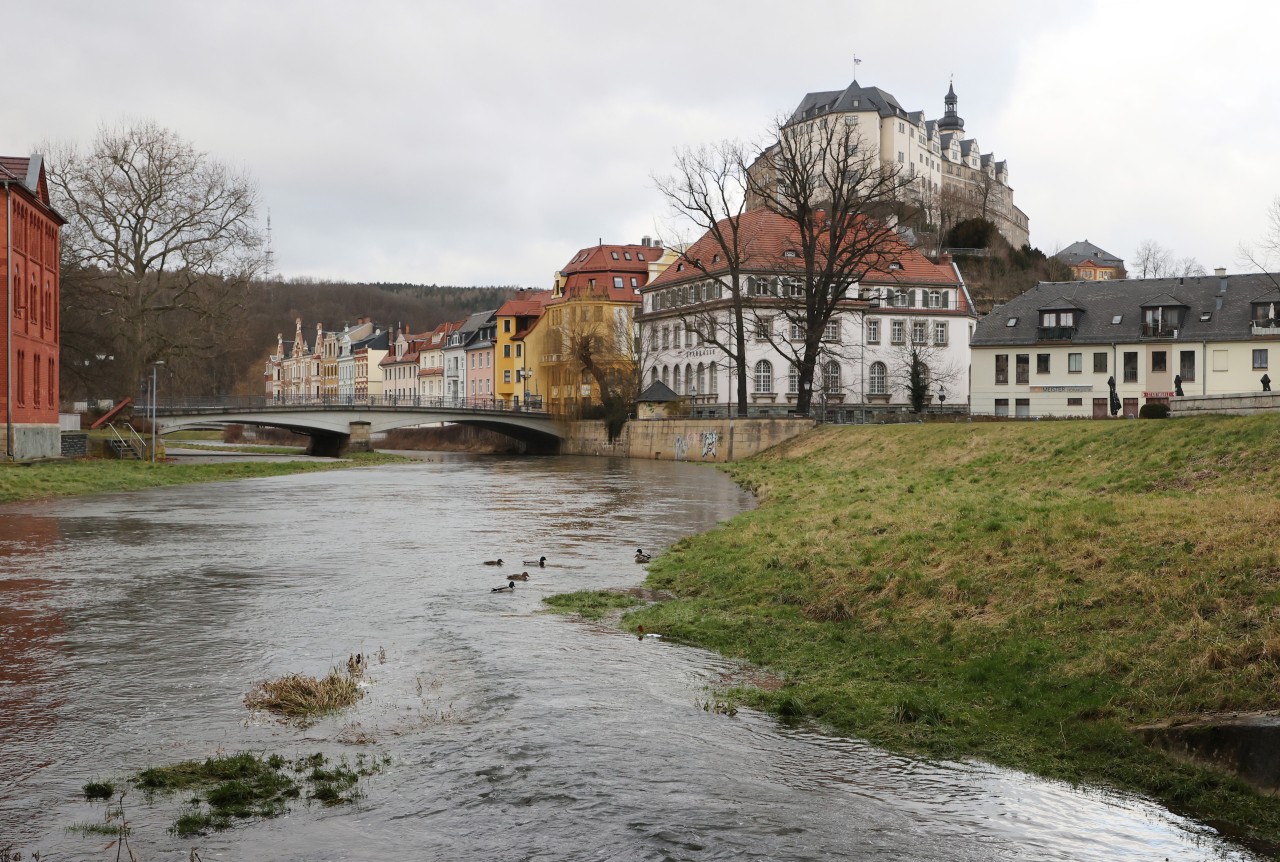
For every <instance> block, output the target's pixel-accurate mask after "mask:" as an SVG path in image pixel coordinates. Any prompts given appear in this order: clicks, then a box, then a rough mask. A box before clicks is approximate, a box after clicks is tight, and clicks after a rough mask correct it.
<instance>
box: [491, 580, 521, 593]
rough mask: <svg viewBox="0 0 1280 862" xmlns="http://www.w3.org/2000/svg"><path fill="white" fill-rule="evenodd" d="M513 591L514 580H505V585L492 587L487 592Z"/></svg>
mask: <svg viewBox="0 0 1280 862" xmlns="http://www.w3.org/2000/svg"><path fill="white" fill-rule="evenodd" d="M515 591H516V582H515V581H507V585H506V586H505V587H494V588H493V589H491V590H489V592H491V593H514V592H515Z"/></svg>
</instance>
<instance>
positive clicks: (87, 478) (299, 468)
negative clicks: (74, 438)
mask: <svg viewBox="0 0 1280 862" xmlns="http://www.w3.org/2000/svg"><path fill="white" fill-rule="evenodd" d="M404 460H406V459H405V458H402V457H400V456H398V455H384V454H382V453H379V452H370V453H362V454H358V455H352V456H351V457H350V459H349V460H345V461H288V462H280V463H246V462H235V463H227V464H172V463H164V462H161V463H157V464H151V463H148V462H146V461H114V460H98V459H85V460H75V461H41V462H37V463H33V464H4V465H0V503H12V502H15V501H18V500H38V499H45V498H50V497H72V496H78V495H81V494H99V493H104V492H108V491H140V490H143V489H145V488H160V487H164V486H167V485H189V484H192V483H195V482H225V481H229V480H231V479H252V478H255V477H260V476H284V475H288V474H291V473H312V472H315V471H317V470H335V469H342V468H344V467H363V466H371V465H374V464H389V463H393V462H398V461H404Z"/></svg>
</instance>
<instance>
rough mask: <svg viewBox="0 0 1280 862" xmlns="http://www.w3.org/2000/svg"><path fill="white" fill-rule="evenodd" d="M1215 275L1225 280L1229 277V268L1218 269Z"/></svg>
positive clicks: (1215, 270)
mask: <svg viewBox="0 0 1280 862" xmlns="http://www.w3.org/2000/svg"><path fill="white" fill-rule="evenodd" d="M1213 274H1214V275H1216V276H1217V277H1218V278H1225V277H1226V275H1227V268H1226V267H1225V266H1220V267H1217V268H1216V269H1214V271H1213Z"/></svg>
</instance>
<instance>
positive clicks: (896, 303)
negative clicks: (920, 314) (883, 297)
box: [893, 288, 911, 308]
mask: <svg viewBox="0 0 1280 862" xmlns="http://www.w3.org/2000/svg"><path fill="white" fill-rule="evenodd" d="M910 302H911V297H909V296H907V292H906V291H905V290H903V289H902V288H896V289H895V290H894V291H893V307H894V308H906V307H907V305H909V304H910Z"/></svg>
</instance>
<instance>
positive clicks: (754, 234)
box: [652, 209, 960, 287]
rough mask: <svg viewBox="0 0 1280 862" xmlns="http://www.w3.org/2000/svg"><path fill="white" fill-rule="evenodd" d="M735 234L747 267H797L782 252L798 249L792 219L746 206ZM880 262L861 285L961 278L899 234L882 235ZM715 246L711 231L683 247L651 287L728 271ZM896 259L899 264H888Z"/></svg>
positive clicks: (800, 265) (799, 262) (940, 282)
mask: <svg viewBox="0 0 1280 862" xmlns="http://www.w3.org/2000/svg"><path fill="white" fill-rule="evenodd" d="M739 218H740V219H741V221H740V222H739V234H740V236H741V237H742V238H743V243H744V245H745V247H746V249H747V251H746V254H745V255H744V269H745V270H747V271H749V272H785V271H788V270H797V269H801V268H803V266H804V263H803V261H802V260H801V259H800V258H798V257H797V258H788V257H785V256H784V252H786V251H794V252H796V253H797V254H799V252H800V236H799V229H798V228H797V227H796V224H795V222H793V221H791V220H790V219H787V218H785V217H783V216H780V215H778V214H777V213H775V212H771V211H770V210H767V209H755V210H748V211H747V212H745V213H743V214H742V215H741V216H739ZM884 252H885V258H884V260H883V262H882V263H883V265H882V266H879V267H877V268H876V269H874V270H872V271H871V272H868V273H867V274H866V275H864V276H863V277H862V279H861V283H862V284H867V285H877V284H889V285H893V284H938V285H944V284H945V285H951V286H956V287H958V286H959V285H960V279H959V278H958V277H957V276H956V272H955V269H953V268H952V267H950V266H947V265H945V264H937V263H934V262H933V261H931V260H929V259H928V258H927V257H925V256H924V255H923V254H921V253H920V251H919V250H917V249H914V248H912V247H911V246H909V245H907V243H905V242H903V241H902V240H901V239H898V238H897V236H896V235H891V236H889V237H886V240H885V249H884ZM719 255H720V246H719V244H718V243H717V242H716V241H715V238H714V237H713V236H712V235H711V233H710V232H708V233H706V234H704V235H703V236H702V238H701V239H699V240H698V241H697V242H695V243H694V244H693V245H692V246H690V247H689V248H688V250H686V251H685V252H684V254H683V255H681V256H680V257H679V258H677V259H676V262H675V263H674V264H672V265H671V266H669V267H667V269H666V270H665V271H664V272H663V273H662V274H661V275H659V276H658V277H657V278H655V279H654V280H653V285H652V286H655V287H656V286H662V285H667V284H677V283H679V282H682V281H688V280H690V279H695V278H706V277H707V275H708V274H710V275H716V274H719V273H725V272H728V266H727V264H724V263H721V262H718V261H717V258H718V257H719ZM693 260H701V261H702V262H703V265H704V267H705V270H706V272H704V271H703V270H702V269H698V268H696V267H694V266H693V265H692V264H691V263H690V261H693ZM893 263H896V264H898V265H899V266H900V267H901V268H900V269H890V268H889V267H890V266H891V264H893Z"/></svg>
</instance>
